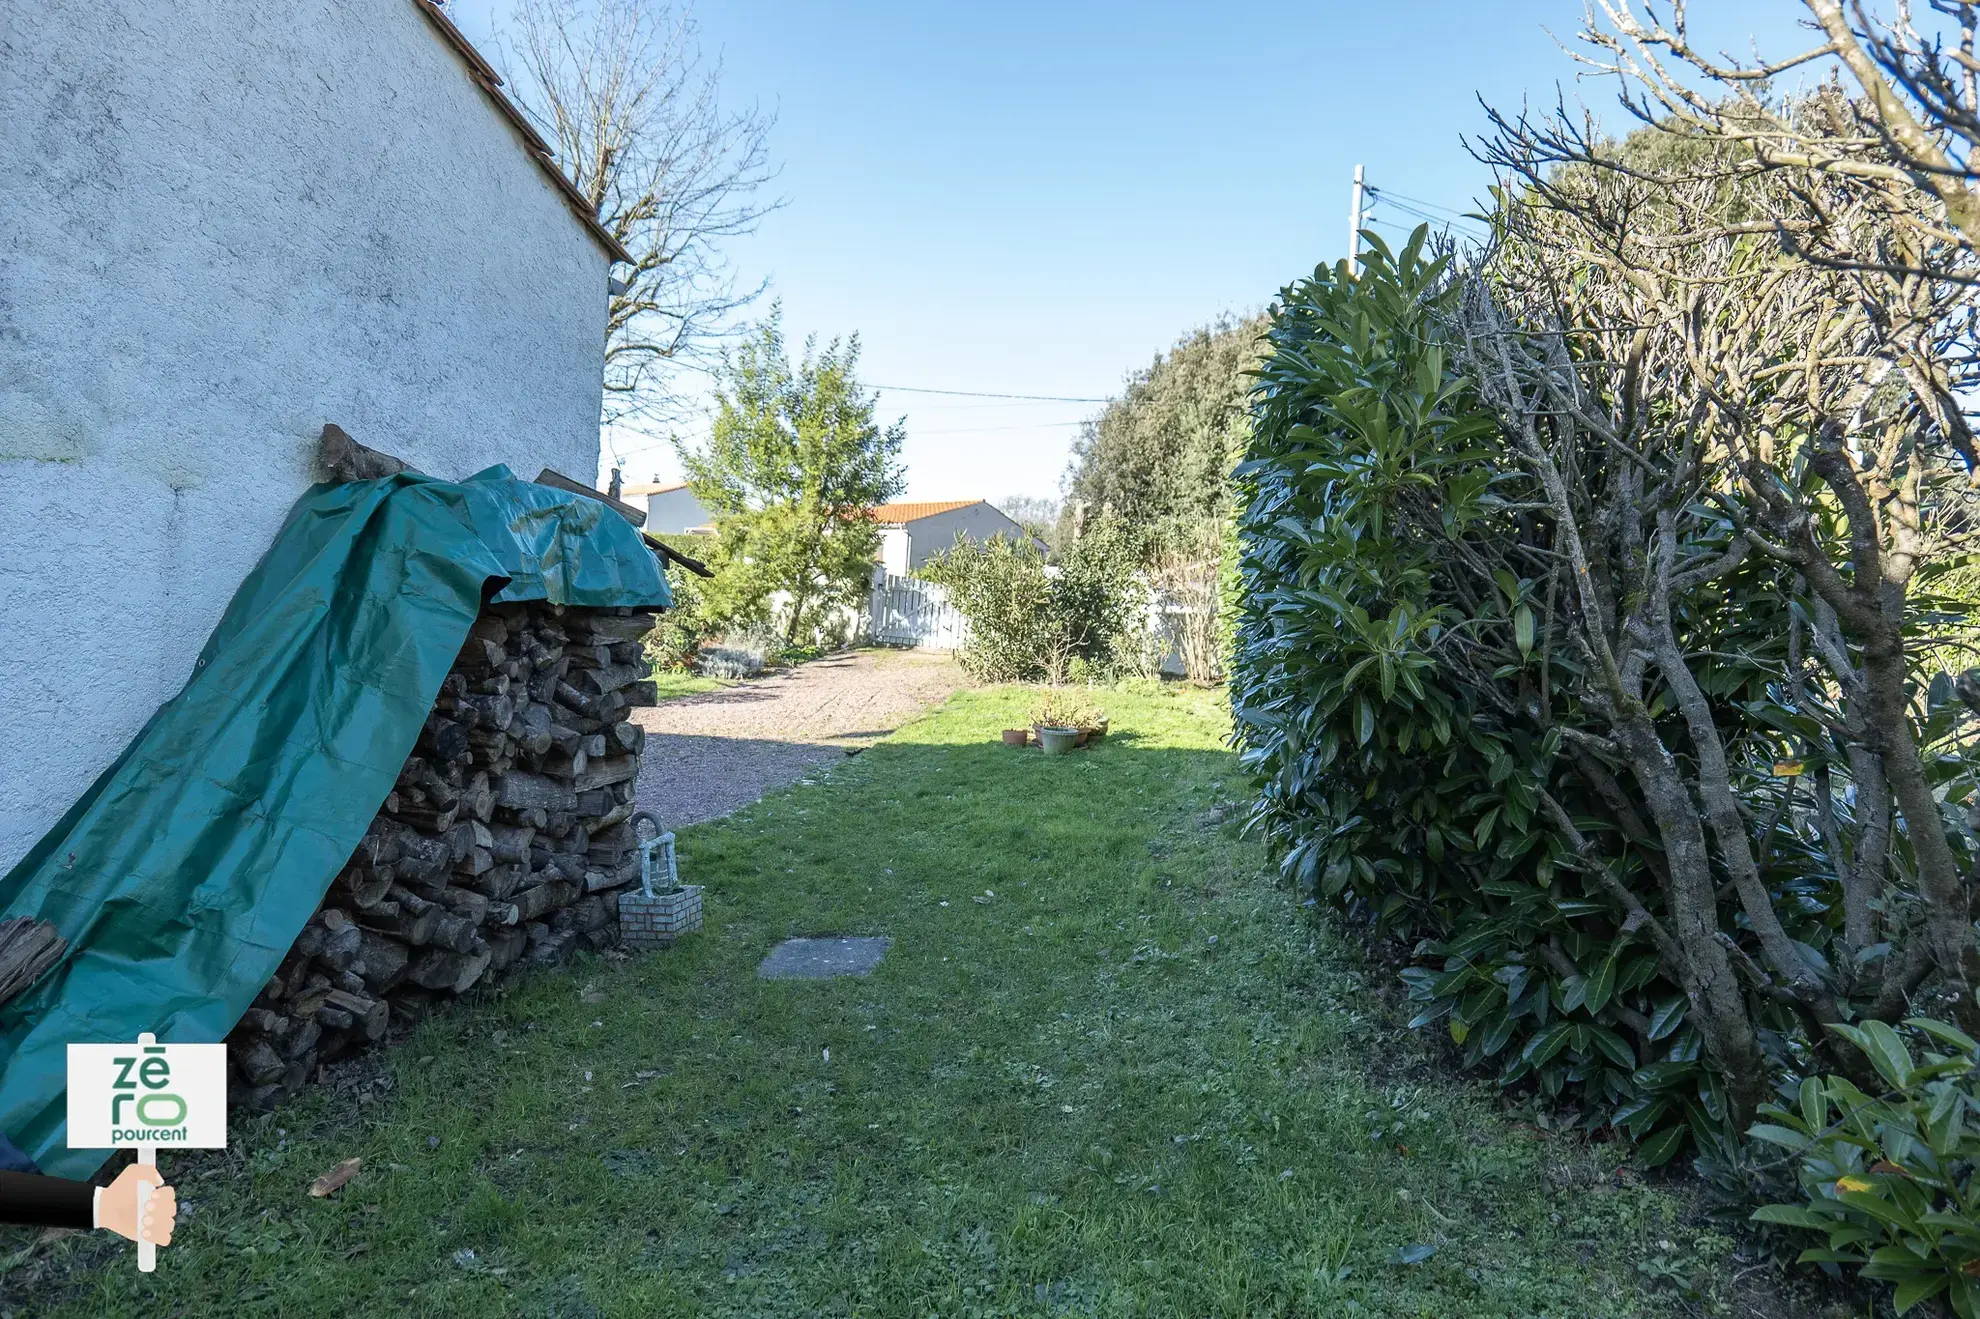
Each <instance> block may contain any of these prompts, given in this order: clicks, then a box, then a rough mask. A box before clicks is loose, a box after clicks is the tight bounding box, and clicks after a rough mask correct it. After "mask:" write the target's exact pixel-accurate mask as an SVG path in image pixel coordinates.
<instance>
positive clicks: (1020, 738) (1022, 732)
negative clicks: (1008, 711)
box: [1004, 728, 1031, 747]
mask: <svg viewBox="0 0 1980 1319" xmlns="http://www.w3.org/2000/svg"><path fill="white" fill-rule="evenodd" d="M1030 741H1031V730H1030V729H1029V728H1006V729H1005V730H1004V745H1005V746H1007V747H1021V746H1025V745H1027V744H1029V743H1030Z"/></svg>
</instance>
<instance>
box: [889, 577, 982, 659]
mask: <svg viewBox="0 0 1980 1319" xmlns="http://www.w3.org/2000/svg"><path fill="white" fill-rule="evenodd" d="M968 632H969V629H968V625H967V624H965V623H964V622H963V616H962V612H961V611H960V610H958V609H957V608H956V607H955V606H954V605H952V604H950V603H949V593H948V592H947V591H944V590H943V589H942V588H941V587H939V586H937V585H936V584H935V583H933V582H924V581H922V580H921V579H920V578H917V577H900V576H897V575H895V574H894V573H885V574H877V575H876V576H875V579H874V584H873V593H872V594H871V595H870V596H869V597H868V598H867V603H866V635H867V636H868V637H869V638H870V639H872V640H874V641H877V642H879V643H880V644H882V645H885V646H914V647H916V648H917V649H920V650H955V649H957V648H958V647H960V646H961V645H962V643H963V638H964V637H966V636H967V635H968Z"/></svg>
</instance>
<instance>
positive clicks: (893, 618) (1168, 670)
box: [862, 573, 1214, 677]
mask: <svg viewBox="0 0 1980 1319" xmlns="http://www.w3.org/2000/svg"><path fill="white" fill-rule="evenodd" d="M1145 608H1146V610H1147V614H1146V618H1145V621H1144V623H1143V627H1144V629H1145V635H1146V636H1147V638H1148V640H1149V641H1150V642H1151V643H1153V646H1152V649H1153V650H1154V652H1155V653H1154V654H1151V655H1150V656H1149V659H1150V660H1151V661H1152V662H1153V663H1154V664H1155V666H1156V668H1157V669H1159V670H1160V671H1161V672H1162V673H1165V674H1167V675H1169V676H1171V677H1181V676H1182V674H1183V672H1184V669H1183V662H1182V649H1183V646H1184V637H1185V634H1186V633H1187V632H1188V631H1189V630H1190V626H1189V625H1190V622H1191V621H1192V620H1191V619H1190V617H1189V616H1190V615H1195V614H1203V613H1210V612H1214V611H1211V610H1208V609H1206V608H1205V607H1204V606H1202V605H1192V604H1186V603H1183V602H1181V601H1179V600H1176V599H1173V598H1171V597H1169V596H1165V595H1161V594H1158V593H1157V592H1156V591H1155V590H1153V589H1152V588H1150V589H1149V591H1148V595H1147V597H1146V605H1145ZM863 622H864V627H863V628H862V631H864V633H865V635H866V638H867V639H868V640H869V641H875V642H878V643H880V644H881V645H884V646H913V647H915V648H917V649H919V650H956V649H959V648H960V647H961V646H962V644H963V643H964V641H966V640H967V639H968V637H969V624H968V622H967V621H966V620H965V619H964V618H963V616H962V612H961V611H960V610H958V609H957V608H956V607H955V606H954V605H952V604H950V603H949V595H948V592H946V591H944V590H943V589H942V588H941V587H939V586H937V585H936V584H935V583H933V582H924V581H922V580H921V579H920V578H918V577H901V576H897V575H896V574H894V573H886V574H884V575H883V574H878V573H876V574H875V576H874V585H873V590H872V592H871V594H870V595H869V596H868V597H867V605H866V618H865V619H864V620H863Z"/></svg>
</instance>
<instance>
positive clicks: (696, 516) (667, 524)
mask: <svg viewBox="0 0 1980 1319" xmlns="http://www.w3.org/2000/svg"><path fill="white" fill-rule="evenodd" d="M711 521H712V519H711V518H710V517H709V516H708V510H707V509H706V508H703V507H702V505H701V501H700V500H699V499H696V498H695V497H694V491H692V490H689V489H687V488H686V487H682V488H681V489H679V490H664V491H662V492H661V493H659V494H657V495H648V496H647V497H646V530H647V531H648V532H649V533H651V534H652V535H655V536H663V535H668V534H670V533H671V534H675V535H678V534H679V533H681V532H683V531H691V530H693V529H694V528H696V527H705V526H708V525H709V523H710V522H711Z"/></svg>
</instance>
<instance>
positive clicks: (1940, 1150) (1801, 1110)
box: [1750, 1017, 1980, 1319]
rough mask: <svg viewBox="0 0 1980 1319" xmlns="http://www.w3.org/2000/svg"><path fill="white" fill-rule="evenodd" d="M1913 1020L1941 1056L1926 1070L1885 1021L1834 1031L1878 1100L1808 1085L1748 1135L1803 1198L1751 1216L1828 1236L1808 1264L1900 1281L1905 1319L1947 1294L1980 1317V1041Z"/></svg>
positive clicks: (1928, 1059)
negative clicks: (1783, 1164) (1868, 1069)
mask: <svg viewBox="0 0 1980 1319" xmlns="http://www.w3.org/2000/svg"><path fill="white" fill-rule="evenodd" d="M1905 1024H1906V1025H1908V1026H1910V1027H1912V1028H1913V1029H1914V1030H1916V1031H1917V1032H1919V1033H1920V1034H1921V1035H1923V1036H1925V1037H1927V1038H1928V1039H1929V1040H1930V1041H1931V1043H1932V1044H1934V1045H1937V1046H1941V1047H1943V1048H1944V1050H1945V1052H1937V1051H1934V1050H1929V1049H1928V1050H1927V1051H1926V1052H1925V1054H1924V1061H1923V1062H1922V1063H1919V1062H1916V1061H1914V1059H1913V1057H1912V1054H1911V1050H1910V1049H1909V1048H1908V1047H1907V1046H1906V1044H1905V1041H1904V1039H1903V1038H1902V1037H1901V1036H1900V1035H1899V1034H1898V1032H1897V1031H1896V1030H1894V1029H1892V1028H1891V1027H1890V1026H1887V1025H1885V1024H1884V1023H1883V1022H1881V1021H1871V1022H1866V1023H1865V1024H1864V1025H1863V1026H1861V1027H1856V1026H1836V1027H1833V1029H1834V1030H1835V1031H1836V1032H1837V1033H1838V1034H1841V1035H1843V1036H1844V1037H1845V1038H1847V1039H1848V1040H1849V1042H1850V1043H1851V1044H1853V1045H1854V1046H1856V1048H1857V1049H1858V1050H1860V1051H1861V1052H1862V1054H1863V1056H1864V1057H1865V1058H1867V1059H1869V1061H1870V1063H1871V1064H1872V1066H1873V1067H1874V1068H1875V1071H1876V1076H1877V1080H1878V1081H1879V1082H1881V1085H1880V1086H1878V1087H1877V1089H1878V1090H1879V1091H1880V1093H1878V1094H1876V1095H1870V1094H1866V1093H1864V1092H1863V1091H1862V1090H1861V1089H1859V1088H1857V1086H1856V1085H1855V1084H1854V1083H1852V1082H1851V1081H1849V1080H1847V1079H1845V1078H1843V1077H1839V1076H1825V1077H1809V1078H1808V1079H1807V1080H1805V1081H1803V1082H1802V1083H1801V1086H1800V1089H1799V1091H1798V1092H1797V1094H1796V1096H1795V1102H1794V1103H1792V1104H1770V1105H1767V1106H1766V1107H1764V1108H1762V1109H1761V1116H1762V1117H1763V1118H1764V1119H1765V1121H1763V1122H1761V1123H1760V1124H1758V1125H1756V1126H1755V1127H1754V1128H1753V1129H1752V1131H1751V1133H1750V1134H1751V1135H1752V1136H1753V1137H1754V1138H1755V1139H1757V1140H1761V1141H1766V1142H1768V1143H1770V1144H1773V1145H1778V1146H1782V1147H1784V1148H1786V1149H1787V1150H1788V1151H1789V1152H1790V1153H1791V1154H1792V1156H1793V1158H1794V1159H1795V1161H1796V1164H1797V1167H1798V1171H1799V1178H1800V1182H1801V1187H1802V1190H1803V1192H1804V1194H1805V1196H1806V1199H1805V1200H1804V1201H1803V1202H1802V1203H1800V1204H1774V1205H1767V1206H1765V1207H1763V1208H1761V1209H1760V1210H1758V1211H1757V1212H1756V1213H1755V1214H1754V1215H1753V1217H1754V1218H1755V1219H1757V1220H1758V1221H1760V1222H1764V1223H1776V1224H1781V1225H1784V1226H1787V1227H1792V1228H1798V1229H1802V1230H1805V1231H1807V1232H1811V1233H1816V1234H1818V1235H1820V1236H1822V1237H1823V1238H1824V1239H1825V1241H1826V1244H1825V1245H1822V1246H1817V1247H1812V1248H1810V1249H1808V1250H1805V1251H1803V1252H1802V1253H1801V1260H1802V1261H1803V1262H1812V1263H1824V1264H1835V1265H1849V1266H1854V1267H1855V1268H1856V1269H1857V1270H1859V1271H1860V1272H1861V1273H1862V1275H1863V1276H1864V1277H1866V1278H1874V1279H1878V1280H1880V1281H1884V1282H1889V1283H1892V1284H1895V1286H1896V1289H1897V1290H1896V1295H1895V1296H1894V1298H1893V1301H1894V1304H1895V1306H1896V1308H1897V1312H1898V1313H1899V1314H1903V1313H1904V1312H1905V1311H1906V1310H1909V1309H1910V1308H1911V1307H1912V1306H1914V1305H1917V1304H1918V1303H1919V1302H1921V1301H1926V1300H1930V1299H1931V1298H1933V1297H1935V1296H1939V1295H1941V1294H1944V1295H1945V1296H1946V1299H1947V1301H1948V1302H1949V1303H1950V1304H1951V1306H1952V1308H1953V1312H1954V1313H1955V1314H1957V1315H1959V1316H1960V1319H1980V1181H1976V1178H1975V1173H1976V1172H1980V1044H1975V1043H1974V1041H1973V1040H1972V1039H1971V1038H1969V1037H1968V1036H1967V1035H1966V1034H1965V1033H1964V1032H1962V1031H1960V1030H1958V1029H1956V1028H1954V1027H1952V1026H1949V1025H1947V1024H1945V1023H1944V1022H1940V1021H1932V1020H1928V1019H1925V1018H1918V1017H1914V1018H1911V1019H1910V1020H1908V1021H1907V1022H1906V1023H1905Z"/></svg>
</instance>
